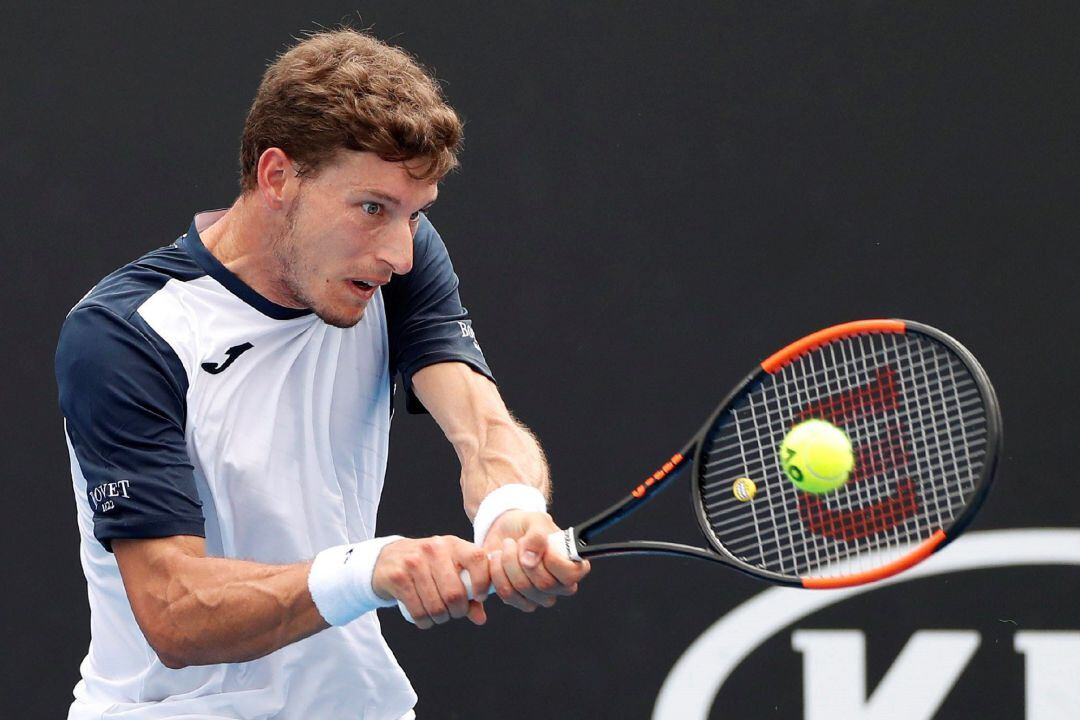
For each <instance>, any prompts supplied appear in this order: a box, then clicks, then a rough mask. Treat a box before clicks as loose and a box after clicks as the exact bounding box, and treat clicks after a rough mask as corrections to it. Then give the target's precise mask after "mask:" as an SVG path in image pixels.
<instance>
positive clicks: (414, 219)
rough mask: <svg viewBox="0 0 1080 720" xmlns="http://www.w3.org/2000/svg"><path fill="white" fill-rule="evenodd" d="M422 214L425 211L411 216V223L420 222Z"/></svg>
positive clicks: (418, 211)
mask: <svg viewBox="0 0 1080 720" xmlns="http://www.w3.org/2000/svg"><path fill="white" fill-rule="evenodd" d="M421 213H423V210H417V211H416V212H414V213H413V214H412V215H410V216H409V222H416V221H417V220H419V219H420V215H421Z"/></svg>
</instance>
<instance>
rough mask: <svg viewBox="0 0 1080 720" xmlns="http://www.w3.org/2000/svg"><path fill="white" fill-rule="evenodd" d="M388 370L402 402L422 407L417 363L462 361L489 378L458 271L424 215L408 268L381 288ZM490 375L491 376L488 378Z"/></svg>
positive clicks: (411, 408)
mask: <svg viewBox="0 0 1080 720" xmlns="http://www.w3.org/2000/svg"><path fill="white" fill-rule="evenodd" d="M383 299H384V300H385V302H386V324H387V334H388V336H389V342H390V374H391V376H392V375H393V374H394V373H397V372H400V373H401V380H402V383H403V384H404V386H405V400H406V402H405V406H406V408H407V409H408V411H409V412H413V413H417V412H425V410H424V406H423V405H422V404H421V403H420V401H419V400H418V399H417V398H416V395H415V394H414V393H413V389H412V377H413V375H415V374H416V372H417V371H419V370H420V369H422V368H424V367H427V366H428V365H433V364H435V363H440V362H448V361H456V362H463V363H465V364H467V365H469V366H470V367H472V369H473V370H476V371H477V372H478V373H481V374H482V375H484V376H486V377H488V378H492V375H491V370H490V368H488V364H487V361H486V360H485V359H484V353H483V352H482V351H481V350H480V345H479V344H478V343H477V342H476V335H475V333H474V332H473V328H472V320H471V319H470V318H469V313H468V311H467V310H466V309H465V308H464V307H463V306H462V305H461V298H460V297H459V296H458V277H457V275H456V274H455V273H454V267H453V265H452V264H451V263H450V255H449V253H447V251H446V245H445V243H443V240H442V238H441V237H439V233H438V232H436V231H435V228H434V227H433V226H432V224H431V222H430V221H429V220H428V219H427V217H426V216H423V215H421V219H420V227H419V228H418V229H417V231H416V237H415V238H414V239H413V268H412V271H411V272H409V273H408V274H406V275H399V276H395V277H394V278H393V279H392V280H391V281H390V282H389V283H388V284H387V285H386V286H385V287H384V288H383ZM492 379H493V378H492Z"/></svg>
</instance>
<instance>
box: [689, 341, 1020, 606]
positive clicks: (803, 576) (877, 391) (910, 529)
mask: <svg viewBox="0 0 1080 720" xmlns="http://www.w3.org/2000/svg"><path fill="white" fill-rule="evenodd" d="M811 418H821V419H825V420H827V421H829V422H831V423H832V424H834V425H836V426H837V427H840V428H841V429H842V430H844V431H845V432H846V433H847V434H848V436H849V438H850V439H851V441H852V445H853V450H854V454H855V466H854V469H853V471H852V474H851V477H850V478H849V480H848V482H847V483H845V485H844V486H842V487H841V488H839V489H837V490H835V491H833V492H831V493H827V494H820V495H819V494H810V493H805V492H802V491H800V490H798V489H796V487H795V486H794V485H793V484H792V483H791V482H790V481H789V480H788V479H787V477H786V476H785V474H784V472H783V470H782V469H781V467H780V461H779V446H780V443H781V441H782V440H783V438H784V436H785V435H786V433H787V432H788V431H789V430H790V429H791V428H792V427H793V426H794V425H796V424H798V423H799V422H802V421H803V420H808V419H811ZM694 442H695V444H696V449H695V451H694V456H693V457H694V463H693V472H694V478H693V482H692V483H691V485H692V488H693V499H694V506H695V510H696V512H697V517H698V521H699V523H700V525H701V528H702V531H703V533H704V535H705V537H706V538H707V539H708V541H709V543H710V545H711V546H712V548H713V549H714V550H715V551H716V552H717V553H718V554H720V555H721V556H722V557H723V558H724V559H725V560H727V561H728V562H729V563H730V564H732V565H734V566H735V567H737V568H738V569H740V570H743V571H745V572H748V573H751V574H753V575H756V576H759V577H762V578H765V579H767V580H770V581H772V582H777V583H782V584H788V585H801V586H803V587H810V588H832V587H845V586H849V585H858V584H863V583H867V582H872V581H874V580H878V579H881V578H884V577H888V576H889V575H892V574H895V573H897V572H900V571H902V570H904V569H906V568H908V567H910V566H912V565H914V564H915V563H917V562H919V561H921V560H922V559H925V558H926V557H928V556H929V555H930V554H932V553H933V552H935V551H936V550H939V549H941V548H942V547H944V546H945V545H946V544H947V543H948V542H949V541H951V540H952V539H953V538H955V537H956V536H957V535H958V534H959V533H960V532H961V531H962V530H963V529H964V528H965V527H966V526H967V525H968V523H970V521H971V519H972V518H973V517H974V515H975V513H976V512H977V510H978V508H979V506H980V505H981V503H982V501H983V500H984V498H985V497H986V493H987V491H988V490H989V487H990V483H991V481H992V479H993V476H994V470H995V467H996V464H997V459H998V457H999V455H1000V446H1001V413H1000V409H999V407H998V402H997V397H996V394H995V393H994V389H993V386H992V385H991V384H990V381H989V378H988V377H987V375H986V372H985V371H984V370H983V369H982V367H981V366H980V365H979V363H978V361H977V360H976V359H975V357H974V356H973V355H972V354H971V353H970V352H969V351H968V350H967V349H965V348H964V347H963V346H962V345H961V344H960V343H959V342H957V341H956V340H955V339H953V338H952V337H950V336H948V335H946V334H945V333H943V332H941V331H940V330H937V329H935V328H932V327H930V326H927V325H923V324H920V323H916V322H911V321H905V320H863V321H856V322H852V323H844V324H842V325H836V326H833V327H831V328H826V329H825V330H822V331H819V332H817V333H814V334H812V335H808V336H807V337H805V338H803V339H801V340H799V341H797V342H795V343H792V344H790V345H788V346H787V347H785V348H784V349H782V350H781V351H779V352H777V353H775V354H774V355H772V356H770V357H769V358H768V359H766V360H765V361H763V362H762V363H761V365H760V366H759V367H758V368H756V369H755V370H754V371H753V372H751V373H750V375H748V376H747V378H746V379H745V380H744V381H743V383H742V384H740V385H739V386H738V387H737V388H736V389H735V390H734V391H732V393H731V394H730V395H729V396H728V397H727V398H726V399H725V400H724V402H722V403H721V404H720V406H719V408H718V409H717V411H716V412H715V413H714V414H713V416H712V417H711V418H710V419H709V421H708V422H707V423H706V424H705V425H704V426H703V428H702V429H701V431H700V432H699V433H698V435H697V437H696V439H695V441H694ZM739 478H750V479H751V480H752V481H753V484H754V486H755V488H756V493H755V494H754V495H753V497H752V499H750V500H745V493H743V494H742V495H741V496H742V497H743V498H744V499H742V500H740V499H739V498H738V497H736V493H735V484H736V481H737V480H739Z"/></svg>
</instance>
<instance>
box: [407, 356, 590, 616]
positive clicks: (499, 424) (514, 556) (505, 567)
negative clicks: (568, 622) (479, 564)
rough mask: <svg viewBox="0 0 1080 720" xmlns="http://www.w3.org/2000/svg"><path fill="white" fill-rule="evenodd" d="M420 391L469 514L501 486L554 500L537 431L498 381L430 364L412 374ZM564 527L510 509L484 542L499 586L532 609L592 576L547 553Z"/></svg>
mask: <svg viewBox="0 0 1080 720" xmlns="http://www.w3.org/2000/svg"><path fill="white" fill-rule="evenodd" d="M412 384H413V390H414V392H415V393H416V395H417V397H418V398H419V399H420V401H421V402H422V403H423V404H424V407H425V408H427V410H428V412H430V413H431V415H432V417H433V418H434V419H435V422H437V423H438V424H439V427H440V428H441V429H442V431H443V433H444V434H445V435H446V438H447V439H448V440H449V441H450V443H451V444H452V445H453V446H454V450H455V452H456V453H457V456H458V460H459V462H460V463H461V492H462V498H463V500H464V503H465V513H466V514H467V515H468V516H469V519H470V520H472V519H474V518H475V516H476V510H477V508H478V507H479V506H480V503H481V501H482V500H483V499H484V497H486V496H487V494H488V493H490V492H491V491H492V490H494V489H495V488H497V487H499V486H500V485H506V484H510V483H519V484H522V485H531V486H532V487H535V488H537V489H538V490H540V491H541V492H542V493H543V494H544V497H545V498H548V499H550V495H551V481H550V477H549V474H548V466H547V461H546V460H545V459H544V454H543V451H542V450H541V449H540V444H539V442H538V441H537V439H536V437H535V436H534V435H533V434H532V433H531V432H530V431H529V430H528V428H526V427H525V426H524V425H522V424H521V423H520V422H518V421H517V420H516V419H514V417H513V416H512V415H511V414H510V411H509V410H508V409H507V408H506V404H505V403H504V402H503V399H502V396H501V395H500V394H499V390H498V388H497V387H496V386H495V383H493V382H491V380H489V379H488V378H486V377H484V376H483V375H480V374H479V373H477V372H475V371H474V370H472V368H470V367H469V366H468V365H465V364H464V363H457V362H446V363H437V364H434V365H429V366H427V367H425V368H423V369H422V370H420V371H418V372H417V373H416V374H415V375H414V376H413V379H412ZM558 529H559V527H558V526H557V525H556V524H555V523H554V521H553V520H552V519H551V516H550V515H548V514H547V513H536V512H525V511H516V510H512V511H507V512H505V513H503V514H502V515H500V516H499V518H498V519H497V520H496V521H495V523H494V524H493V525H492V526H491V530H490V531H489V532H488V534H487V537H486V538H485V540H484V550H485V551H487V552H488V554H489V557H490V568H491V578H492V582H493V583H494V585H495V590H496V592H497V593H498V595H499V597H501V598H502V599H503V600H504V601H506V602H507V603H508V604H510V605H512V606H514V607H516V608H518V609H520V610H524V611H526V612H531V611H532V610H535V609H536V608H537V607H538V606H540V605H543V606H545V607H550V606H551V605H553V604H554V603H555V600H556V598H557V596H559V595H572V594H574V593H575V592H576V591H577V583H578V581H579V580H580V579H581V578H582V577H584V576H585V575H586V574H588V572H589V569H590V566H589V563H588V561H585V562H573V561H571V560H569V559H567V558H565V557H559V556H556V555H554V554H550V553H546V551H547V537H548V535H550V534H551V533H553V532H555V531H557V530H558Z"/></svg>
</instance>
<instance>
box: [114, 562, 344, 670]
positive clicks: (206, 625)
mask: <svg viewBox="0 0 1080 720" xmlns="http://www.w3.org/2000/svg"><path fill="white" fill-rule="evenodd" d="M123 542H124V541H115V542H114V547H115V546H117V545H122V543H123ZM128 542H130V541H128ZM117 550H118V553H123V549H122V547H121V548H117ZM141 559H142V558H140V560H141ZM146 560H147V561H148V562H145V563H140V565H136V564H135V563H134V562H129V563H127V565H126V566H123V567H122V569H123V570H124V571H125V586H126V587H127V588H128V597H129V599H130V601H131V604H132V607H133V608H136V609H138V610H139V611H137V612H136V617H137V619H138V620H139V624H140V626H142V630H143V633H144V634H145V635H146V638H147V640H148V641H149V643H150V645H151V646H152V647H153V648H154V650H155V651H156V652H157V653H158V656H159V657H160V659H161V661H162V663H164V664H165V665H166V666H168V667H174V668H176V667H184V666H187V665H209V664H214V663H225V662H242V661H247V660H253V659H255V658H258V657H262V656H263V655H267V654H269V653H271V652H273V651H275V650H277V649H279V648H282V647H284V646H286V645H288V644H290V643H293V642H296V641H297V640H301V639H303V638H305V637H308V636H309V635H312V634H314V633H316V632H318V631H319V630H322V629H323V628H325V627H327V623H326V621H325V620H324V619H323V618H322V615H320V614H319V611H318V609H317V608H316V607H315V604H314V602H313V601H312V599H311V594H310V593H309V592H308V582H307V578H308V571H309V568H310V565H311V564H310V563H298V564H295V565H264V564H261V563H254V562H247V561H244V560H230V559H226V558H211V557H199V556H197V555H192V554H187V553H184V552H176V551H175V548H166V547H163V548H162V550H161V552H160V553H157V554H156V555H153V554H151V555H148V556H146ZM150 571H157V573H159V575H158V576H159V577H167V578H168V580H167V581H165V582H147V581H140V580H139V579H137V578H136V577H134V576H135V575H138V574H142V573H146V575H144V577H146V576H147V575H148V574H149V572H150ZM129 575H131V576H132V577H131V579H130V580H129V577H128V576H129Z"/></svg>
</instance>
